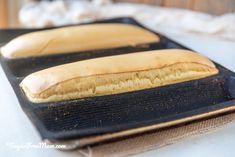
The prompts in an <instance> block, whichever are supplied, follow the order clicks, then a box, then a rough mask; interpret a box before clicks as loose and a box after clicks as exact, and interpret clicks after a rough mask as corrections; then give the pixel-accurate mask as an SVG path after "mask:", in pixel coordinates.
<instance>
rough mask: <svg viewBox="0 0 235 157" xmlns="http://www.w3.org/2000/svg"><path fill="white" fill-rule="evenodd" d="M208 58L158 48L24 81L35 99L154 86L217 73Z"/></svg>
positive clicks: (42, 73)
mask: <svg viewBox="0 0 235 157" xmlns="http://www.w3.org/2000/svg"><path fill="white" fill-rule="evenodd" d="M217 73H218V70H217V69H216V67H215V65H214V64H213V63H212V62H211V61H210V60H208V59H207V58H205V57H203V56H201V55H199V54H197V53H194V52H191V51H187V50H180V49H167V50H154V51H146V52H139V53H132V54H125V55H117V56H111V57H102V58H96V59H90V60H84V61H79V62H74V63H69V64H64V65H60V66H55V67H52V68H49V69H45V70H42V71H38V72H35V73H32V74H30V75H29V76H27V77H26V78H25V79H24V80H23V81H22V82H21V84H20V86H21V87H22V89H23V91H24V92H25V94H26V96H27V97H28V99H29V100H30V101H32V102H35V103H40V102H54V101H62V100H70V99H79V98H85V97H93V96H100V95H109V94H115V93H123V92H128V91H135V90H141V89H147V88H153V87H158V86H163V85H168V84H174V83H178V82H183V81H188V80H194V79H199V78H204V77H207V76H210V75H214V74H217Z"/></svg>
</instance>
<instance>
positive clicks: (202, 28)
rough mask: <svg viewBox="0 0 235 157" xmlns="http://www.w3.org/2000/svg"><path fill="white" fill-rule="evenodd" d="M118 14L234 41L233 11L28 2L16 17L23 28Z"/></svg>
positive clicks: (100, 0) (103, 0)
mask: <svg viewBox="0 0 235 157" xmlns="http://www.w3.org/2000/svg"><path fill="white" fill-rule="evenodd" d="M120 16H130V17H134V18H136V19H137V20H138V21H140V22H141V23H143V24H145V25H146V26H148V27H150V28H152V29H153V30H157V31H161V32H169V31H171V32H172V31H173V32H183V33H190V34H198V35H209V36H214V37H217V38H222V39H226V40H233V41H235V13H228V14H224V15H221V16H212V15H209V14H206V13H199V12H194V11H189V10H184V9H173V8H163V7H157V6H150V5H144V4H130V3H112V2H111V0H93V1H91V2H90V1H73V0H70V1H53V2H48V1H42V2H33V3H28V4H26V5H25V6H24V7H23V8H22V9H21V11H20V14H19V19H20V22H21V23H22V24H23V25H24V26H26V27H46V26H60V25H66V24H75V23H81V22H87V21H92V20H96V19H105V18H112V17H120Z"/></svg>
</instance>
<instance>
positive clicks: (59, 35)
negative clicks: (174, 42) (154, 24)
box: [1, 23, 160, 58]
mask: <svg viewBox="0 0 235 157" xmlns="http://www.w3.org/2000/svg"><path fill="white" fill-rule="evenodd" d="M159 40H160V39H159V37H158V36H157V35H155V34H154V33H152V32H150V31H147V30H145V29H143V28H141V27H137V26H134V25H129V24H118V23H111V24H92V25H81V26H71V27H65V28H57V29H51V30H44V31H38V32H33V33H28V34H25V35H21V36H19V37H17V38H15V39H13V40H11V41H10V42H9V43H8V44H6V45H5V46H4V47H2V49H1V53H2V55H3V56H4V57H6V58H20V57H29V56H42V55H49V54H58V53H69V52H80V51H88V50H96V49H107V48H117V47H124V46H136V45H139V44H146V43H151V42H159Z"/></svg>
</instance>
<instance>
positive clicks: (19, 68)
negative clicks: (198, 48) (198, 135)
mask: <svg viewBox="0 0 235 157" xmlns="http://www.w3.org/2000/svg"><path fill="white" fill-rule="evenodd" d="M108 22H111V23H128V24H133V25H137V26H140V27H143V26H142V25H140V24H139V23H138V22H136V21H135V20H134V19H132V18H127V17H124V18H115V19H108V20H103V21H97V22H92V23H108ZM49 29H50V28H49ZM145 29H147V28H145ZM37 30H41V29H10V30H9V29H6V30H0V43H6V42H8V41H9V40H10V39H12V38H14V37H16V36H18V35H20V34H24V33H28V32H32V31H37ZM156 34H157V35H159V36H160V38H161V41H160V43H149V44H144V45H138V46H136V47H131V46H130V47H122V48H115V49H106V50H93V51H88V52H85V53H73V52H71V53H69V54H59V55H50V56H42V57H30V58H22V59H5V58H3V57H0V61H1V65H2V67H3V70H4V72H5V73H6V76H7V78H8V80H9V82H10V83H11V85H12V87H13V89H14V91H15V94H16V96H17V98H18V100H19V102H20V105H21V107H22V109H23V111H24V112H25V113H26V114H27V116H28V117H29V119H30V120H31V121H32V123H33V124H34V126H35V127H36V129H37V130H38V132H39V134H40V135H41V137H42V139H43V140H49V141H52V142H53V141H56V142H58V141H65V140H72V139H91V137H96V140H88V141H86V142H84V143H82V142H81V144H80V145H79V144H78V146H85V145H88V144H94V143H97V142H100V141H105V140H110V139H114V138H116V137H124V136H129V135H133V134H136V133H140V132H145V131H149V130H153V129H157V128H163V127H169V126H172V125H175V124H179V123H183V122H188V121H192V120H196V119H199V118H205V117H210V116H212V115H215V114H222V113H225V112H228V111H232V110H234V109H235V74H234V73H233V72H231V71H229V70H227V69H225V68H224V67H222V66H220V65H218V64H216V66H217V68H218V69H219V74H217V75H215V76H211V77H208V78H204V79H198V80H193V81H187V82H183V83H178V84H174V85H167V86H163V87H157V88H153V89H147V90H141V91H135V92H128V93H123V94H115V95H109V96H98V97H93V98H86V99H80V100H71V101H64V102H55V103H40V104H34V103H31V102H29V101H28V100H27V98H26V96H25V95H24V93H23V91H22V90H21V89H20V87H19V83H20V82H21V81H22V79H23V78H24V77H25V76H27V75H28V74H30V73H32V72H35V71H38V70H41V69H44V68H48V67H51V66H55V65H59V64H64V63H69V62H74V61H78V60H84V59H89V58H95V57H101V56H108V55H117V54H125V53H131V52H137V51H143V50H153V49H166V48H181V49H187V48H186V47H184V46H182V45H180V44H178V43H176V42H174V41H172V40H170V39H168V38H167V37H165V36H163V35H160V34H158V33H156ZM146 53H147V52H146ZM65 73H66V72H65ZM137 128H145V129H142V130H141V129H140V130H138V129H137ZM125 131H127V132H125ZM128 131H129V132H128ZM107 133H108V134H109V135H111V134H113V135H114V136H109V137H106V136H105V135H107ZM118 133H119V136H118V135H117V134H118ZM97 137H102V138H101V139H100V140H97Z"/></svg>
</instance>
